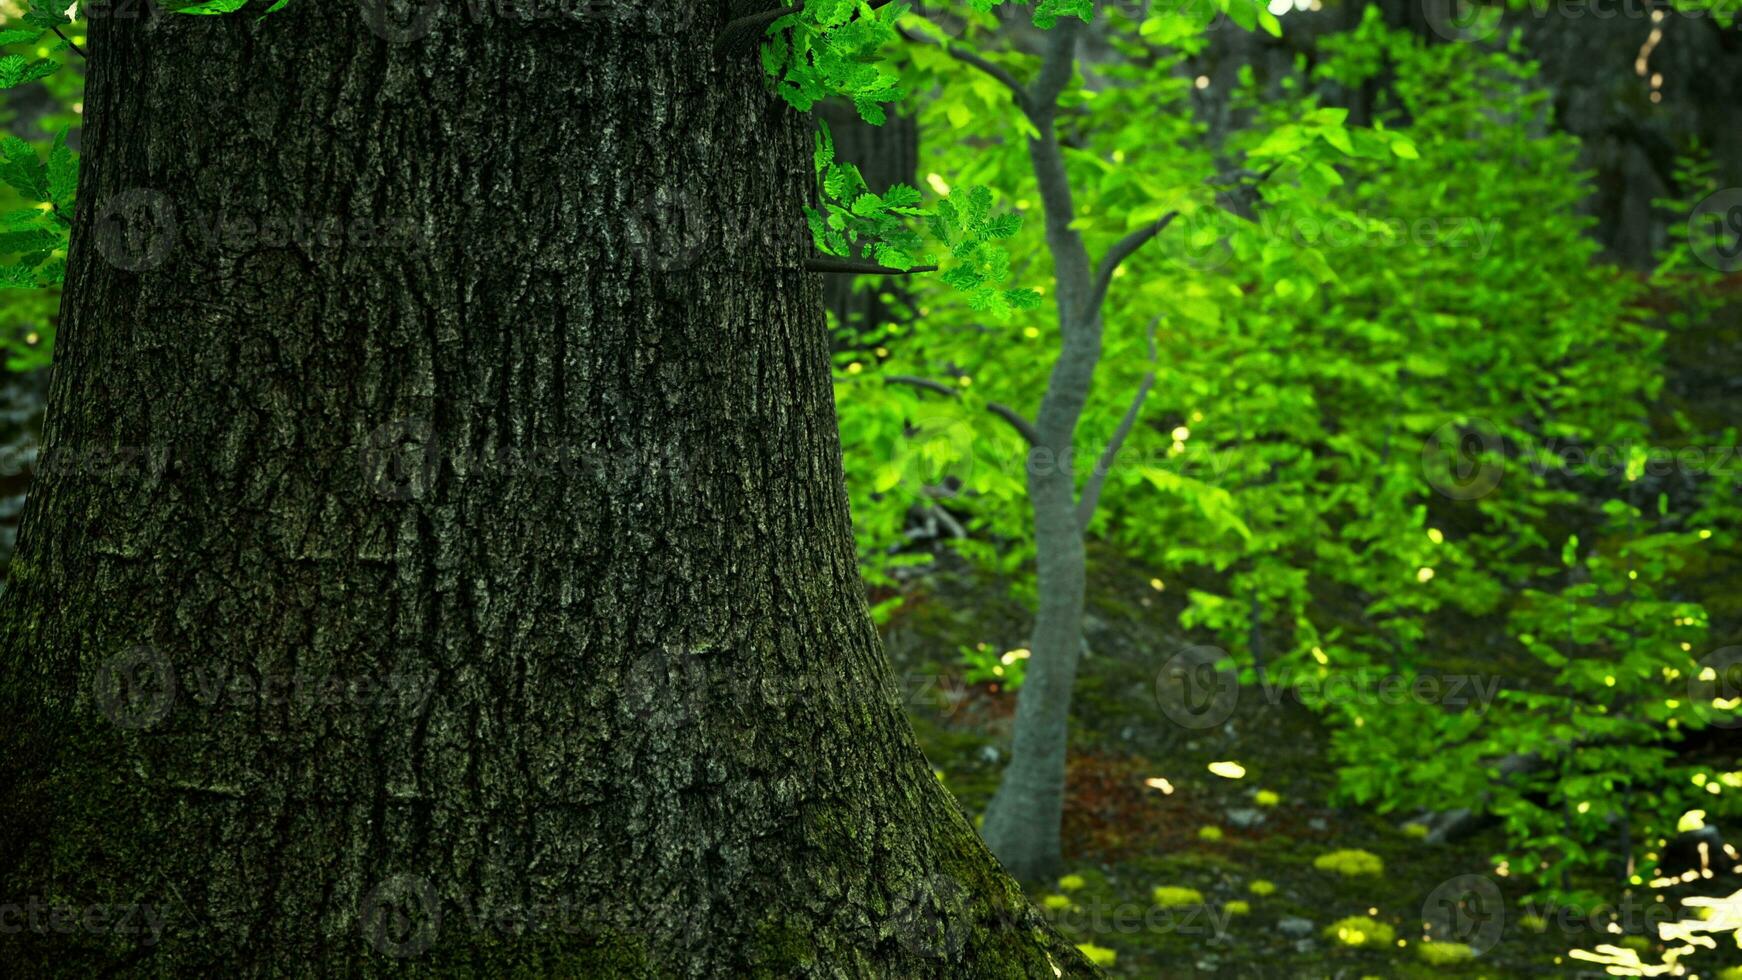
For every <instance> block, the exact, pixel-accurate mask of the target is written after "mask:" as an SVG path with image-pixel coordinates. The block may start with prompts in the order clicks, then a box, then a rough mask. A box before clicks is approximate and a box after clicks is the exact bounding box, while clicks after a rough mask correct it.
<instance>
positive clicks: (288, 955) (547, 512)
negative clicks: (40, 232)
mask: <svg viewBox="0 0 1742 980" xmlns="http://www.w3.org/2000/svg"><path fill="white" fill-rule="evenodd" d="M262 6H264V5H263V4H260V5H255V6H254V7H251V8H250V13H255V12H258V10H259V8H260V7H262ZM362 6H363V8H364V10H365V11H371V10H373V12H374V14H375V19H374V20H373V22H372V23H370V24H368V25H366V24H365V22H364V20H363V19H362V18H360V17H359V16H358V14H357V7H358V5H356V4H337V5H328V4H324V3H312V2H298V3H293V4H292V5H291V7H290V9H289V10H288V11H287V12H284V13H278V14H273V15H272V16H270V17H267V18H264V19H259V18H256V17H254V16H251V15H243V16H235V17H154V18H149V19H146V20H135V19H125V18H118V17H103V18H98V19H95V20H94V21H93V23H92V30H91V36H90V44H89V48H90V52H91V63H90V89H89V92H88V95H87V98H86V103H85V105H86V115H87V117H88V119H89V131H88V132H87V134H86V136H87V151H88V152H87V157H86V168H85V172H84V179H83V183H82V186H81V188H80V201H79V208H78V214H77V219H76V225H75V234H74V246H73V254H72V256H71V269H70V274H69V279H68V283H67V296H68V301H67V306H66V310H65V318H64V325H63V327H62V329H61V333H60V338H59V344H60V346H59V351H58V354H57V364H56V367H55V376H54V379H53V384H52V389H51V392H50V396H49V418H48V421H47V425H46V433H45V440H46V455H47V459H46V461H45V465H44V467H43V469H42V472H41V474H40V475H39V477H38V480H37V483H36V486H35V488H34V492H33V493H32V495H31V498H30V502H29V505H28V508H27V512H26V515H25V518H24V527H23V531H22V532H21V536H20V541H19V557H18V560H17V563H16V565H15V568H14V581H13V585H12V587H11V588H10V589H9V590H8V591H7V593H6V595H5V597H4V605H3V607H0V669H3V670H4V674H3V681H0V710H4V712H5V717H6V718H7V722H8V728H9V734H8V736H7V740H6V741H7V744H6V749H5V753H4V756H5V761H4V762H3V763H0V765H3V766H4V771H0V777H3V782H0V827H3V828H4V830H3V834H4V840H3V842H0V879H3V880H0V895H5V896H8V899H9V900H12V899H16V900H18V901H19V902H21V903H22V902H24V897H26V896H29V897H30V902H31V903H34V906H33V907H35V908H37V913H36V918H32V919H30V920H29V921H30V923H31V924H30V925H28V926H27V927H25V928H23V929H22V931H16V932H11V933H9V934H6V935H4V936H0V939H3V940H4V941H5V943H6V945H7V946H10V947H13V948H9V949H5V950H3V951H0V957H3V958H5V959H6V961H7V962H8V963H9V965H11V964H17V966H16V967H15V968H16V969H20V970H22V971H23V972H24V973H26V974H29V975H76V976H89V975H94V974H99V973H107V972H111V971H117V970H118V971H122V972H126V973H129V974H150V975H164V976H168V975H178V976H180V975H188V976H194V975H203V974H214V975H217V974H221V973H228V972H237V973H240V974H243V975H255V974H261V973H269V972H270V973H280V972H283V973H291V972H295V973H298V974H301V973H319V974H322V975H344V974H357V973H374V972H381V971H384V970H386V969H389V968H403V967H411V968H414V969H420V970H430V971H439V972H442V973H451V972H453V971H456V970H461V969H471V970H476V971H478V972H479V973H480V974H482V975H487V976H498V975H507V974H508V973H509V972H511V970H512V968H513V967H516V966H519V967H524V968H526V969H527V970H528V971H529V972H531V973H532V974H534V975H552V976H556V975H561V976H601V977H603V976H641V975H659V976H672V975H681V976H734V977H736V976H744V975H763V976H779V977H787V976H821V975H827V976H849V975H851V976H950V977H957V976H986V977H1005V976H1034V977H1047V978H1051V977H1053V976H1055V975H1056V971H1057V970H1063V971H1064V972H1065V973H1066V974H1069V975H1081V974H1087V973H1088V972H1090V970H1091V968H1089V967H1088V966H1087V965H1086V963H1084V962H1083V961H1082V959H1081V957H1080V956H1079V955H1078V954H1077V952H1076V951H1075V950H1074V949H1072V948H1070V947H1069V946H1068V945H1066V944H1064V943H1063V942H1062V941H1061V940H1059V939H1058V938H1057V937H1056V936H1055V935H1054V934H1053V933H1051V932H1050V930H1048V929H1047V928H1045V926H1044V923H1043V921H1042V920H1041V919H1040V918H1039V917H1038V916H1036V914H1035V913H1034V912H1033V910H1032V909H1031V907H1030V906H1029V905H1028V904H1027V903H1026V902H1025V901H1024V899H1023V896H1022V894H1021V892H1020V891H1019V890H1018V889H1017V888H1016V887H1015V886H1014V883H1013V882H1011V880H1010V879H1008V878H1007V877H1006V876H1005V875H1004V874H1003V873H1002V872H1001V871H1000V870H999V868H998V866H997V864H996V863H995V862H994V860H993V859H992V858H991V856H990V855H989V854H988V852H987V851H986V849H985V848H984V847H983V845H982V844H981V843H980V841H979V840H978V839H977V838H976V836H975V835H974V832H973V830H972V828H971V827H969V825H968V824H967V823H966V822H965V820H964V819H963V817H962V815H961V813H960V811H959V809H958V807H957V806H956V804H955V802H954V801H953V799H952V798H951V797H950V796H949V795H948V793H947V792H945V791H944V790H943V789H942V788H940V786H939V785H938V783H937V781H936V780H935V779H934V778H933V775H932V773H931V771H930V768H929V766H928V765H927V763H926V761H925V759H924V758H923V756H922V755H921V753H920V752H919V750H918V748H917V747H916V745H915V742H914V740H913V737H912V734H911V731H910V729H909V727H908V724H907V722H906V720H905V718H904V717H903V715H902V713H901V709H900V707H899V705H898V703H897V699H896V697H895V696H894V693H893V685H892V684H891V682H890V676H889V672H888V670H887V667H886V664H885V663H884V661H883V659H882V654H881V651H880V648H879V644H878V639H877V636H876V634H875V631H874V629H873V627H872V625H871V622H870V620H869V618H868V617H867V614H866V610H865V606H864V600H863V597H862V594H861V588H860V582H859V577H858V572H857V568H856V566H855V563H854V553H853V548H852V541H851V537H850V533H851V532H850V528H849V523H848V519H847V505H846V498H845V494H844V492H843V486H842V482H843V481H842V472H841V464H840V459H839V447H838V443H837V436H836V431H835V422H834V415H833V409H832V400H831V395H830V382H829V375H828V357H827V343H826V338H825V336H824V330H823V321H822V311H821V291H820V285H819V283H818V281H817V277H815V276H814V275H811V274H807V273H805V272H803V271H801V261H802V257H803V254H804V249H805V248H806V247H808V236H807V235H806V234H804V232H803V221H802V216H801V214H800V211H799V208H800V205H801V204H802V203H803V202H804V200H805V199H806V196H807V194H808V193H809V191H810V180H811V174H810V167H809V151H810V146H809V139H810V136H809V134H810V128H809V125H808V124H807V122H806V121H805V120H804V119H803V118H802V117H801V116H799V115H797V114H795V113H793V112H791V111H790V110H787V109H785V108H784V107H782V106H781V105H780V104H779V103H778V102H777V101H776V100H774V99H773V98H772V97H770V96H769V95H767V94H766V91H765V88H764V86H763V85H762V84H760V82H759V80H758V77H757V72H758V68H757V66H756V64H755V59H754V56H753V55H751V56H747V57H745V58H743V59H742V60H741V61H735V62H734V63H732V64H730V65H723V66H719V67H716V68H710V67H709V65H710V54H709V49H710V45H711V43H712V39H713V36H714V34H715V32H716V31H717V29H718V26H719V24H720V23H721V21H722V19H723V18H722V15H721V11H720V9H719V8H720V6H721V5H719V4H716V3H712V2H706V0H683V2H672V3H664V4H644V3H639V2H627V0H625V2H622V3H618V4H611V5H607V4H603V3H598V2H591V3H584V4H579V5H575V6H574V8H573V9H575V10H579V11H581V12H582V13H583V14H584V15H585V16H584V17H582V18H581V19H574V18H570V17H563V18H551V19H541V20H538V21H536V22H531V23H528V22H526V21H522V20H518V19H515V18H512V17H504V16H502V15H501V14H500V13H495V14H492V13H489V11H499V10H506V9H510V8H509V6H508V5H504V6H503V7H501V8H498V7H495V6H491V5H438V6H433V7H432V6H430V5H427V4H424V5H418V4H412V5H410V6H411V7H414V8H418V7H421V9H422V10H423V11H425V12H432V13H435V14H437V16H435V18H434V20H433V21H426V22H420V21H416V20H414V21H410V22H406V23H400V22H396V21H392V20H391V19H390V18H383V17H382V16H381V14H382V12H383V10H388V11H391V10H395V9H397V8H398V6H399V5H396V4H382V5H376V4H363V5H362ZM565 9H567V8H565ZM468 11H471V12H470V13H468ZM286 222H301V223H302V224H303V227H304V229H305V233H304V237H303V238H302V239H301V240H299V239H298V238H297V237H296V236H295V235H291V236H289V237H290V240H288V241H287V240H286V237H287V236H286V235H285V233H284V229H283V225H284V224H285V223H286ZM328 222H333V223H334V224H332V225H329V224H327V223H328ZM214 228H215V229H216V232H215V234H214V233H213V229H214ZM316 232H326V234H324V235H323V234H315V233H316ZM51 909H53V910H59V911H58V912H56V913H55V914H53V915H51V914H50V912H49V911H48V910H51ZM93 909H97V910H100V913H99V912H92V911H91V910H93ZM69 910H70V911H69ZM69 916H71V917H69ZM92 921H95V922H97V923H98V925H97V926H92V925H91V924H90V923H91V922H92ZM69 923H71V924H72V928H70V929H63V928H61V927H62V926H66V925H68V924H69ZM151 923H157V924H158V926H160V928H161V932H154V930H153V929H152V928H150V924H151Z"/></svg>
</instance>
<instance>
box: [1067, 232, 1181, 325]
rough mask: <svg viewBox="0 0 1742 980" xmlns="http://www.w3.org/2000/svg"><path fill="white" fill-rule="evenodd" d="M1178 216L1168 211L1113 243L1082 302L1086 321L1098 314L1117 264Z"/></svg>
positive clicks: (1117, 268) (1111, 283)
mask: <svg viewBox="0 0 1742 980" xmlns="http://www.w3.org/2000/svg"><path fill="white" fill-rule="evenodd" d="M1177 217H1179V212H1178V211H1169V212H1168V213H1166V214H1164V215H1162V216H1161V217H1160V218H1158V219H1157V220H1156V221H1155V223H1154V224H1149V225H1145V226H1143V227H1142V228H1139V229H1137V230H1136V231H1134V232H1132V233H1131V234H1129V235H1126V236H1125V237H1124V238H1121V239H1119V241H1117V242H1115V243H1114V244H1113V247H1112V248H1110V249H1108V250H1107V254H1106V255H1105V256H1103V257H1102V258H1101V266H1100V268H1099V269H1097V270H1096V272H1095V286H1094V288H1093V289H1091V290H1089V298H1088V299H1087V300H1085V301H1084V302H1083V312H1082V316H1083V319H1084V320H1085V321H1086V320H1088V319H1091V318H1093V317H1096V316H1099V315H1100V312H1101V303H1102V302H1104V301H1105V300H1106V299H1107V290H1108V289H1110V288H1112V285H1113V273H1115V272H1117V271H1119V264H1120V263H1121V262H1124V261H1125V260H1126V259H1128V258H1130V257H1131V253H1132V252H1135V251H1137V250H1138V249H1140V248H1142V247H1143V243H1144V242H1147V241H1149V240H1150V239H1151V238H1154V237H1155V236H1156V235H1159V234H1161V232H1162V229H1164V228H1166V227H1167V226H1168V225H1169V224H1172V223H1173V219H1175V218H1177Z"/></svg>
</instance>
